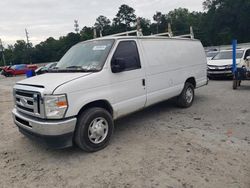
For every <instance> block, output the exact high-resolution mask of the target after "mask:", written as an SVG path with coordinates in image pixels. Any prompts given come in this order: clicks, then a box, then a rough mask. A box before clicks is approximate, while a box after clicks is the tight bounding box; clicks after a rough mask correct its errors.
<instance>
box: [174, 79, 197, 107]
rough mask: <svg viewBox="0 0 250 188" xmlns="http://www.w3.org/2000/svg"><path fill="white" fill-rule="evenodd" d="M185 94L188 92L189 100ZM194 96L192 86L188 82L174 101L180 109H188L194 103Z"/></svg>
mask: <svg viewBox="0 0 250 188" xmlns="http://www.w3.org/2000/svg"><path fill="white" fill-rule="evenodd" d="M187 92H189V94H191V95H192V96H191V98H189V97H188V96H187ZM194 96H195V92H194V85H193V84H191V83H189V82H186V83H185V85H184V88H183V90H182V92H181V94H180V95H179V96H178V97H177V101H176V102H177V105H178V106H179V107H181V108H188V107H190V106H192V104H193V101H194Z"/></svg>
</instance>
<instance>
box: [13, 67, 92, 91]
mask: <svg viewBox="0 0 250 188" xmlns="http://www.w3.org/2000/svg"><path fill="white" fill-rule="evenodd" d="M90 74H92V73H89V72H88V73H72V72H71V73H46V74H42V75H39V76H34V77H31V78H27V79H24V80H21V81H19V82H17V83H16V84H17V85H26V86H33V87H40V88H44V90H45V93H46V94H52V93H53V91H54V90H55V89H56V88H57V87H59V86H61V85H63V84H65V83H68V82H70V81H72V80H76V79H79V78H82V77H85V76H88V75H90Z"/></svg>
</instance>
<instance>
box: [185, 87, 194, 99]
mask: <svg viewBox="0 0 250 188" xmlns="http://www.w3.org/2000/svg"><path fill="white" fill-rule="evenodd" d="M193 95H194V94H193V90H192V89H191V88H190V87H189V88H187V91H186V101H187V103H191V102H192V100H193Z"/></svg>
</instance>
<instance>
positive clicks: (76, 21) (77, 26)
mask: <svg viewBox="0 0 250 188" xmlns="http://www.w3.org/2000/svg"><path fill="white" fill-rule="evenodd" d="M74 23H75V24H74V27H75V32H76V33H79V24H78V20H74Z"/></svg>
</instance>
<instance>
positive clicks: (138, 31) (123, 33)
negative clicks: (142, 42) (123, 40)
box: [109, 29, 143, 37]
mask: <svg viewBox="0 0 250 188" xmlns="http://www.w3.org/2000/svg"><path fill="white" fill-rule="evenodd" d="M133 33H136V36H143V34H142V31H141V29H140V30H132V31H126V32H122V33H117V34H113V35H109V37H117V36H123V35H127V36H128V35H129V34H133Z"/></svg>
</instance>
